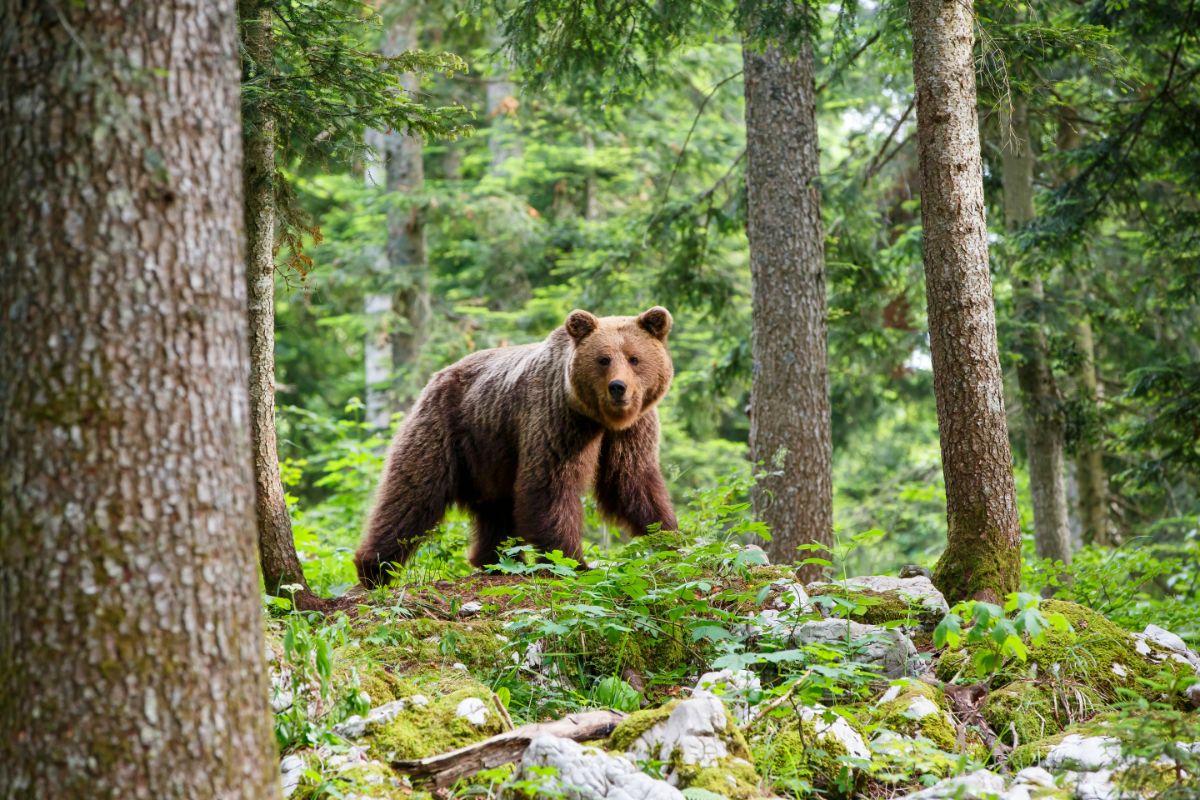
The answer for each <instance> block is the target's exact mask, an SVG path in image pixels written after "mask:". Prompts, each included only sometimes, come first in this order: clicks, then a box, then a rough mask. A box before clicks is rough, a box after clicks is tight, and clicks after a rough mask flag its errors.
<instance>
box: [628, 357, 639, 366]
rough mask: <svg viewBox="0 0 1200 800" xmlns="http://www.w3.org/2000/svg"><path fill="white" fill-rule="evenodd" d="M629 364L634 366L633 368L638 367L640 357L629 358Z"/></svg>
mask: <svg viewBox="0 0 1200 800" xmlns="http://www.w3.org/2000/svg"><path fill="white" fill-rule="evenodd" d="M629 363H630V364H632V365H633V366H635V367H636V366H637V363H638V357H637V356H630V357H629Z"/></svg>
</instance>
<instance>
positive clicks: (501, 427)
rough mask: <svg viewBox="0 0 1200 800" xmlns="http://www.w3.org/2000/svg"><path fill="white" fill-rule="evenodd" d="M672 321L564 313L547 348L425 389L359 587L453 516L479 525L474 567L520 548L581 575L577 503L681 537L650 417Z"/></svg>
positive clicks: (392, 471) (486, 363)
mask: <svg viewBox="0 0 1200 800" xmlns="http://www.w3.org/2000/svg"><path fill="white" fill-rule="evenodd" d="M670 331H671V315H670V313H668V312H667V310H666V309H665V308H660V307H655V308H651V309H650V310H649V311H646V312H645V313H643V314H641V315H640V316H637V317H601V318H597V317H595V316H593V315H592V314H589V313H588V312H586V311H572V312H571V313H570V314H569V315H568V316H567V319H566V322H565V323H564V324H563V326H562V327H561V328H557V329H555V331H554V332H553V333H551V334H550V336H548V337H547V338H546V339H545V340H544V341H542V342H539V343H537V344H531V345H524V346H521V347H499V348H496V349H494V350H483V351H480V352H478V353H473V354H472V355H469V356H467V357H466V358H464V359H462V360H461V361H459V362H458V363H456V364H453V365H452V366H449V367H447V368H446V369H443V370H442V371H441V372H438V373H437V374H436V375H434V376H433V378H432V379H431V380H430V381H429V384H428V385H427V386H426V387H425V389H424V391H423V392H422V393H421V396H420V398H419V399H418V400H417V403H416V405H415V406H413V409H412V412H411V413H410V414H409V416H408V418H407V419H406V420H405V421H404V424H403V425H401V427H400V430H399V432H397V434H396V438H395V440H394V441H393V442H392V446H391V449H390V451H389V453H388V458H387V466H386V467H385V469H384V474H383V479H382V481H381V483H380V486H379V490H378V493H377V496H376V498H375V506H374V508H373V509H372V511H371V515H370V518H369V520H368V523H367V532H366V535H365V536H364V537H363V540H362V543H361V544H360V545H359V547H358V552H357V553H356V554H355V556H354V562H355V565H356V566H357V567H358V576H359V579H360V580H361V581H362V583H363V585H364V586H368V587H371V586H376V585H379V584H380V583H383V582H385V581H386V580H387V574H388V567H389V566H392V565H398V564H403V563H404V562H405V560H406V559H408V557H409V556H410V555H412V553H413V551H414V550H416V549H417V547H418V546H419V545H420V543H421V539H422V538H423V537H424V536H425V534H426V533H427V532H428V531H429V530H430V529H431V528H433V527H435V526H436V525H437V524H438V523H439V522H440V521H441V519H442V516H443V515H444V514H445V512H446V507H447V506H448V505H450V504H451V503H456V504H458V505H459V506H461V507H462V508H465V509H466V510H467V511H468V512H470V514H471V515H472V516H473V517H474V520H475V540H474V543H473V544H472V547H471V551H470V556H469V558H470V561H471V563H472V564H473V565H474V566H476V567H480V568H482V567H484V566H486V565H489V564H495V563H496V562H497V561H498V560H499V553H498V547H499V545H500V543H501V542H503V541H504V540H505V539H509V538H512V537H517V538H520V539H523V540H524V541H525V542H527V543H529V544H531V545H533V546H534V547H537V548H538V549H539V550H541V551H542V552H549V551H551V550H561V551H562V552H563V554H564V555H567V556H569V557H571V558H573V559H576V560H577V561H579V562H580V564H581V565H583V566H586V565H584V564H583V548H582V533H583V531H582V528H583V505H582V503H581V502H580V495H581V494H582V493H583V491H584V490H585V489H586V488H587V487H588V485H589V484H592V485H594V486H595V491H596V500H597V502H598V503H599V506H600V509H601V511H603V512H604V513H605V514H606V515H607V516H610V517H612V518H614V519H616V520H617V521H618V522H620V523H621V524H623V525H624V526H625V527H626V528H628V530H629V531H630V532H631V533H634V534H640V533H645V532H646V527H647V526H648V525H651V524H654V523H659V524H660V525H661V527H662V528H663V529H664V530H673V529H675V527H676V521H675V512H674V510H673V509H672V507H671V499H670V496H669V495H668V494H667V487H666V484H665V483H664V482H663V477H662V472H661V470H660V469H659V466H658V414H657V412H656V411H655V410H654V407H655V405H656V404H657V403H658V401H659V400H661V399H662V397H663V395H664V394H666V392H667V388H668V387H669V386H670V385H671V378H672V376H673V374H674V373H673V369H672V366H671V357H670V355H669V354H668V353H667V346H666V341H667V334H668V333H670Z"/></svg>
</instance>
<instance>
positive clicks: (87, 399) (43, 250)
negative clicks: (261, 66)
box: [0, 0, 279, 800]
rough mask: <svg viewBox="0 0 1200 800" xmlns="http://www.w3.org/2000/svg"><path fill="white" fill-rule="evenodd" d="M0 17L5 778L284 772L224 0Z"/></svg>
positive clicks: (1, 756) (40, 788) (36, 784)
mask: <svg viewBox="0 0 1200 800" xmlns="http://www.w3.org/2000/svg"><path fill="white" fill-rule="evenodd" d="M0 18H2V19H4V25H3V27H2V30H0V52H2V53H3V59H4V62H5V68H4V70H2V71H0V152H3V153H4V154H5V159H6V164H7V167H6V169H5V170H4V172H3V176H2V177H0V222H2V224H3V226H4V231H5V236H4V237H3V238H2V239H0V309H3V314H4V322H3V324H0V418H2V419H3V420H4V424H3V426H2V427H0V453H3V457H2V458H0V563H2V564H3V565H4V569H3V572H2V574H0V664H3V667H2V668H0V731H3V736H0V797H3V798H22V799H24V798H53V799H54V800H59V799H60V798H76V797H80V798H82V797H87V798H149V799H151V800H161V798H248V799H250V798H252V799H253V800H259V799H260V798H266V797H273V796H278V795H279V777H278V766H277V763H276V753H275V746H274V743H273V736H272V733H271V729H270V708H269V706H268V704H267V685H266V671H265V669H264V668H263V667H264V665H263V636H262V616H261V615H262V612H261V608H260V605H259V591H258V580H257V576H256V574H255V569H254V512H253V503H254V495H253V492H252V489H251V486H252V485H253V484H252V472H251V466H250V459H249V452H250V429H249V408H248V403H247V392H246V386H247V380H248V378H249V368H248V356H247V352H246V333H247V331H246V311H245V309H246V294H245V292H246V287H245V269H244V262H243V250H242V227H241V223H242V213H241V200H242V195H241V166H242V164H241V158H242V147H241V133H240V129H239V124H238V111H237V109H238V73H237V47H236V16H235V8H234V3H233V1H232V0H218V1H217V2H205V3H201V2H197V1H196V0H162V2H157V3H143V2H133V1H132V0H91V1H90V2H88V3H86V4H82V3H57V4H38V3H24V2H18V1H17V0H4V2H2V3H0Z"/></svg>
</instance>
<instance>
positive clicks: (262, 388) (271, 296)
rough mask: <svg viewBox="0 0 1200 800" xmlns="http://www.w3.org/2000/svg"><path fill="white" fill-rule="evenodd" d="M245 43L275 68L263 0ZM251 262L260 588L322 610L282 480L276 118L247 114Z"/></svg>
mask: <svg viewBox="0 0 1200 800" xmlns="http://www.w3.org/2000/svg"><path fill="white" fill-rule="evenodd" d="M239 13H240V15H241V20H242V39H243V41H242V44H243V47H245V50H246V54H247V56H248V57H249V60H250V61H251V62H252V63H253V64H254V65H255V66H256V68H257V69H262V68H263V67H264V66H265V65H270V64H271V63H272V61H273V58H274V55H273V53H272V47H273V41H274V37H273V35H272V33H271V21H272V12H271V9H270V7H269V6H268V5H266V4H264V3H262V2H260V0H242V3H241V5H240V7H239ZM244 136H245V151H246V161H245V167H244V173H243V180H244V186H245V195H246V243H247V244H246V262H247V286H248V287H249V303H248V306H247V307H248V309H249V319H250V423H251V431H252V434H253V443H254V488H255V494H256V498H257V502H256V504H255V507H256V508H257V512H258V551H259V557H260V559H261V562H262V572H263V582H264V584H265V585H266V589H267V592H269V593H270V594H273V595H284V596H291V593H289V592H286V591H283V590H281V588H280V587H282V586H297V585H298V586H300V587H301V589H300V590H299V591H297V592H295V599H296V602H297V604H298V605H300V606H302V607H306V608H308V607H314V606H315V605H318V604H319V603H317V600H316V598H315V597H314V596H313V595H312V593H311V592H310V591H309V589H308V582H307V581H306V580H305V579H304V568H303V567H302V566H301V565H300V559H299V557H298V556H297V555H296V543H295V540H294V539H293V538H292V520H291V517H290V516H289V515H288V508H287V501H286V500H285V499H284V494H283V480H282V479H281V478H280V474H279V451H278V445H277V442H276V437H275V120H273V119H272V118H271V117H270V116H269V115H267V114H259V113H254V112H253V110H249V109H248V110H247V111H246V115H245V127H244Z"/></svg>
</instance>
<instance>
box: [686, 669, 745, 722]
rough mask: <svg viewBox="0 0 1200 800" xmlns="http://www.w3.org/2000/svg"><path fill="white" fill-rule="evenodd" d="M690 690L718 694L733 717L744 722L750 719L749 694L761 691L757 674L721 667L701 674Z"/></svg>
mask: <svg viewBox="0 0 1200 800" xmlns="http://www.w3.org/2000/svg"><path fill="white" fill-rule="evenodd" d="M692 691H693V692H694V693H696V694H700V693H707V694H715V695H718V696H720V697H721V698H722V699H723V700H724V701H725V702H726V704H728V705H729V710H730V711H731V712H733V716H734V718H735V719H737V721H738V722H746V721H747V720H749V719H750V700H749V696H750V695H751V694H755V693H758V692H760V691H762V684H761V683H760V682H759V680H758V675H756V674H755V673H753V672H751V671H750V670H747V669H739V670H728V669H723V670H720V671H719V672H706V673H704V674H703V675H701V676H700V680H698V681H696V687H695V689H693V690H692Z"/></svg>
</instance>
